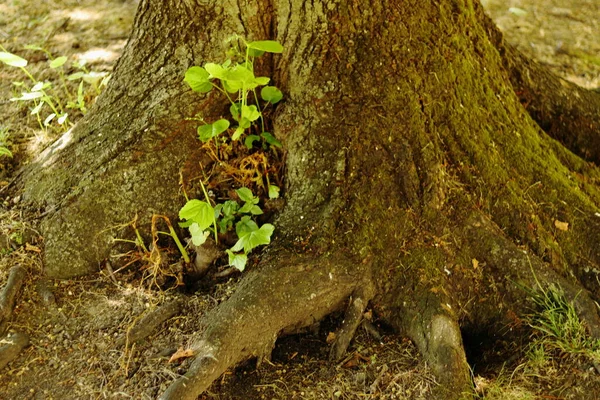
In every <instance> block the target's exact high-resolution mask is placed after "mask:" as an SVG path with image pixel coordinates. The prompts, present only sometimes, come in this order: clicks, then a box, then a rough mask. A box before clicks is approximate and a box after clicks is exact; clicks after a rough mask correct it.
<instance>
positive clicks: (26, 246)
mask: <svg viewBox="0 0 600 400" xmlns="http://www.w3.org/2000/svg"><path fill="white" fill-rule="evenodd" d="M25 250H27V251H34V252H36V253H41V252H42V249H40V248H39V247H37V246H34V245H32V244H29V243H25Z"/></svg>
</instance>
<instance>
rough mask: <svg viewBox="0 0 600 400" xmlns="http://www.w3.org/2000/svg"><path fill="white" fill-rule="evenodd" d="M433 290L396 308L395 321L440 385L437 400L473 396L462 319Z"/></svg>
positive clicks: (419, 291) (415, 295) (415, 294)
mask: <svg viewBox="0 0 600 400" xmlns="http://www.w3.org/2000/svg"><path fill="white" fill-rule="evenodd" d="M435 291H436V290H435V289H433V288H431V287H425V286H423V287H421V288H419V289H417V290H416V291H415V292H413V293H412V295H411V298H412V299H410V300H407V301H403V302H402V304H397V305H396V310H395V313H394V314H393V315H392V316H391V318H392V319H391V321H392V323H394V325H395V326H396V327H397V328H398V329H399V330H400V331H402V332H404V333H405V334H407V335H408V336H409V337H410V338H411V339H412V340H413V341H414V342H415V344H416V345H417V347H418V349H419V352H420V353H421V354H422V355H423V357H424V358H425V360H427V362H428V363H429V364H430V365H431V367H432V370H433V372H434V374H435V375H436V377H437V379H438V383H439V384H440V385H439V386H438V388H437V392H438V393H436V397H438V398H444V399H462V398H466V397H468V396H469V393H470V388H471V380H470V374H469V365H468V364H467V358H466V355H465V350H464V347H463V343H462V337H461V332H460V328H459V325H458V319H457V316H456V314H455V312H454V311H453V307H452V305H451V301H450V300H449V299H448V298H447V296H446V295H445V294H443V293H441V292H440V293H434V292H435Z"/></svg>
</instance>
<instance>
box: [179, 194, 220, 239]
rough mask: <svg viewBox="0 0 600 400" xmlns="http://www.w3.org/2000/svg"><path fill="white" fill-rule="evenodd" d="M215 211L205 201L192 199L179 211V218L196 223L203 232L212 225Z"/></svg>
mask: <svg viewBox="0 0 600 400" xmlns="http://www.w3.org/2000/svg"><path fill="white" fill-rule="evenodd" d="M214 216H215V211H214V209H213V208H212V206H211V205H210V204H208V203H207V202H205V201H200V200H197V199H192V200H190V201H188V202H187V203H185V205H184V206H183V207H182V208H181V210H179V218H180V219H186V220H191V221H194V222H195V223H197V224H198V226H199V227H200V229H202V230H203V231H204V230H205V229H207V228H208V227H209V226H211V225H212V223H213V219H214Z"/></svg>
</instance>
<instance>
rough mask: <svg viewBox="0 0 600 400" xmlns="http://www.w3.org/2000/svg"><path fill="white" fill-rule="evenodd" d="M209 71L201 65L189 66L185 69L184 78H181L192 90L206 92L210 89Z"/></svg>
mask: <svg viewBox="0 0 600 400" xmlns="http://www.w3.org/2000/svg"><path fill="white" fill-rule="evenodd" d="M208 77H209V73H208V72H206V70H205V69H204V68H202V67H191V68H188V70H187V71H185V78H184V79H183V80H184V82H186V83H187V84H188V85H190V87H191V88H192V90H193V91H194V92H200V93H208V92H210V90H211V89H212V84H211V83H210V81H209V79H208Z"/></svg>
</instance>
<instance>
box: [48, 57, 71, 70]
mask: <svg viewBox="0 0 600 400" xmlns="http://www.w3.org/2000/svg"><path fill="white" fill-rule="evenodd" d="M66 62H67V57H65V56H62V57H58V58H55V59H54V60H52V61H50V68H52V69H55V68H58V67H62V66H63V65H65V63H66Z"/></svg>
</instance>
